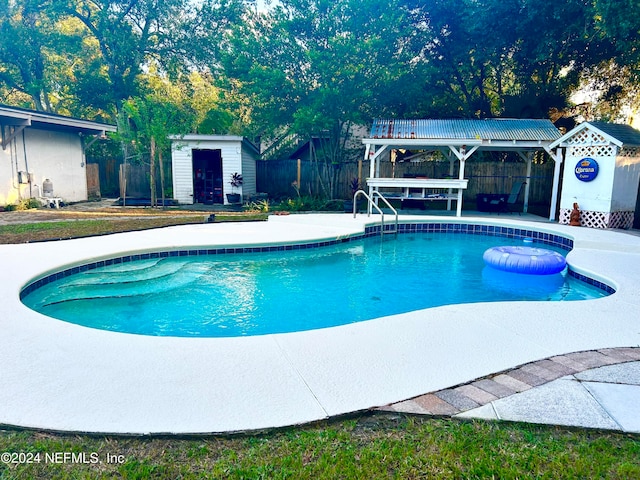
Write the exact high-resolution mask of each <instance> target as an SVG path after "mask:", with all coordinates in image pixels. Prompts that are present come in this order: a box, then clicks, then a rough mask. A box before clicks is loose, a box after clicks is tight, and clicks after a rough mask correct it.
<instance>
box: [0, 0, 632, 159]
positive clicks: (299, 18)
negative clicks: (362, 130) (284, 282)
mask: <svg viewBox="0 0 640 480" xmlns="http://www.w3.org/2000/svg"><path fill="white" fill-rule="evenodd" d="M638 3H639V2H638V0H623V1H620V0H615V1H614V0H566V1H565V2H548V1H545V0H428V1H419V0H280V1H278V2H274V3H273V5H271V7H270V8H269V9H267V10H256V8H255V5H254V4H253V3H252V2H244V1H242V0H234V1H231V2H229V1H225V0H198V1H195V0H61V1H58V0H55V1H54V0H45V1H36V0H0V103H6V104H11V105H16V106H22V107H27V108H35V109H37V110H46V111H52V112H57V113H62V114H69V115H74V116H82V117H85V118H95V119H101V120H105V121H112V122H115V121H116V118H117V117H118V115H120V114H122V112H123V107H124V106H125V105H127V102H129V103H128V105H131V104H132V102H133V104H136V105H138V106H139V105H140V102H148V103H149V105H148V106H147V107H146V110H145V111H155V110H157V109H158V108H159V107H158V105H159V104H162V103H165V104H166V107H163V108H168V109H169V110H171V109H173V110H175V111H179V112H182V113H181V114H180V115H176V116H172V117H171V118H168V119H167V120H166V121H165V122H164V123H163V125H164V128H165V130H166V132H168V133H172V131H173V133H177V132H179V131H181V130H183V129H184V128H185V126H188V127H189V128H190V129H191V131H215V132H216V133H236V134H243V135H248V136H250V137H252V138H253V137H257V136H260V137H262V138H263V139H266V140H267V141H268V142H270V143H272V144H274V143H275V142H277V141H278V139H282V138H285V137H287V136H291V135H295V136H297V137H299V138H311V137H313V136H319V137H321V138H324V139H329V141H327V142H322V145H323V148H325V149H326V152H325V161H326V162H327V163H329V164H338V163H340V162H341V161H343V160H344V159H345V158H348V157H349V154H348V141H347V140H348V136H349V135H350V132H351V128H352V126H353V125H367V124H368V123H369V122H370V120H371V119H372V118H373V117H431V118H451V117H458V118H485V117H495V116H509V117H537V118H542V117H546V116H548V115H549V112H551V111H553V112H563V111H565V110H566V109H567V107H570V106H571V101H570V99H571V95H572V94H573V93H574V92H575V91H577V90H578V89H580V88H583V87H585V86H587V87H590V88H592V89H594V90H595V91H596V92H598V94H599V97H598V99H599V104H598V105H595V106H594V105H591V107H592V108H590V109H589V114H590V115H594V116H600V117H602V118H605V119H609V118H614V119H615V118H618V116H619V112H620V107H621V105H630V106H632V107H635V106H637V97H636V95H637V87H636V85H637V84H638V76H639V73H640V56H639V54H638V52H639V51H640V49H639V40H638V39H639V38H640V35H639V33H640V19H639V18H638V16H637V15H635V12H637V10H638V7H639V6H640V5H639V4H638ZM196 79H197V81H196ZM167 89H169V90H171V91H173V92H174V95H172V96H171V95H167ZM176 92H177V93H176ZM178 93H179V94H178ZM175 102H178V104H179V105H180V106H179V108H178V107H176V103H175ZM593 107H595V108H593ZM143 110H144V109H143ZM140 111H142V110H140ZM581 112H582V113H584V110H583V111H581ZM574 113H575V111H574ZM184 115H187V116H188V117H189V119H188V120H187V121H185V117H184ZM174 117H175V119H176V120H174V119H173V118H174ZM177 118H180V120H177ZM149 121H151V120H149ZM151 129H157V127H152V126H149V127H148V128H147V130H149V131H151ZM156 135H157V134H156Z"/></svg>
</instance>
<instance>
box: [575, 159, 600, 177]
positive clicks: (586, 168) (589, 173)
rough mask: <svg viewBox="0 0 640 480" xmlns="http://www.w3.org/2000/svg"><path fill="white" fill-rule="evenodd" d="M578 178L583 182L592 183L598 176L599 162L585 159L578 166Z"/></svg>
mask: <svg viewBox="0 0 640 480" xmlns="http://www.w3.org/2000/svg"><path fill="white" fill-rule="evenodd" d="M575 172H576V177H577V178H578V180H580V181H581V182H590V181H591V180H593V179H594V178H596V177H597V176H598V162H596V161H595V160H594V159H593V158H583V159H582V160H580V161H579V162H578V163H577V164H576V170H575Z"/></svg>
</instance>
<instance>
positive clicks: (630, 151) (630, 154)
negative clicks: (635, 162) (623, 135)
mask: <svg viewBox="0 0 640 480" xmlns="http://www.w3.org/2000/svg"><path fill="white" fill-rule="evenodd" d="M618 156H619V157H625V158H636V157H640V148H638V147H622V149H621V150H620V151H619V152H618Z"/></svg>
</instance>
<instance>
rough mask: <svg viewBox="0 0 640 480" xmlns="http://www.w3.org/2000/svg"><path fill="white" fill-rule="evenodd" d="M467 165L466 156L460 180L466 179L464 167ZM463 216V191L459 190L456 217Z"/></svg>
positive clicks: (459, 176) (461, 165) (462, 160)
mask: <svg viewBox="0 0 640 480" xmlns="http://www.w3.org/2000/svg"><path fill="white" fill-rule="evenodd" d="M471 153H473V152H471ZM465 163H466V156H465V157H463V158H462V159H461V160H460V175H458V178H459V179H460V180H463V179H464V165H465ZM461 216H462V189H461V188H459V189H458V205H457V208H456V217H461Z"/></svg>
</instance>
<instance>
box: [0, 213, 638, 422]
mask: <svg viewBox="0 0 640 480" xmlns="http://www.w3.org/2000/svg"><path fill="white" fill-rule="evenodd" d="M376 221H377V218H376V217H370V218H369V217H366V216H364V215H358V217H357V218H356V219H354V218H353V217H352V216H351V215H345V214H323V215H321V214H310V215H290V216H282V217H276V216H272V217H270V218H269V221H268V222H259V223H251V224H203V225H190V226H180V227H169V228H163V229H157V230H152V231H142V232H129V233H123V234H114V235H109V236H105V237H97V238H89V239H76V240H65V241H60V242H52V243H46V244H42V243H40V244H22V245H2V246H0V259H2V263H3V265H4V266H5V271H6V272H10V274H9V275H7V276H5V277H4V278H3V280H2V286H3V287H4V288H2V289H0V305H1V306H0V329H2V331H3V336H2V338H1V339H0V343H1V345H0V352H1V353H0V362H1V363H2V365H3V368H2V369H0V381H2V382H3V385H6V386H7V388H6V389H3V390H2V392H0V406H1V407H2V408H0V423H2V424H7V425H18V426H25V427H33V428H43V429H50V430H64V431H83V432H102V433H124V434H146V433H154V434H160V433H181V434H185V433H194V434H200V433H223V432H237V431H251V430H262V429H265V428H272V427H280V426H286V425H296V424H301V423H306V422H311V421H316V420H322V419H325V418H328V417H331V416H335V415H342V414H345V413H350V412H354V411H360V410H366V409H369V408H375V407H379V406H382V405H388V404H392V403H397V402H399V401H402V400H405V399H409V398H414V397H416V396H419V395H422V394H424V393H426V392H433V391H439V390H443V389H446V388H449V387H452V386H455V385H461V384H464V383H465V382H470V381H472V380H474V379H477V378H481V377H484V376H486V375H490V374H492V373H494V372H499V371H503V370H506V369H508V368H511V367H514V366H517V365H522V364H525V363H528V362H533V361H536V360H540V359H543V358H549V357H552V356H554V355H562V354H566V353H570V352H575V351H583V350H597V349H603V348H615V347H633V346H637V345H639V344H640V329H639V328H638V322H637V321H636V320H635V318H638V313H640V300H639V299H640V295H638V288H639V287H638V286H639V285H640V262H638V259H640V238H638V237H634V236H631V235H627V234H625V233H621V232H612V231H600V230H593V229H586V228H576V227H567V226H561V225H556V224H551V223H545V222H531V221H522V220H519V219H515V218H513V217H510V218H506V217H505V218H503V219H496V218H490V219H488V218H483V217H463V218H460V219H455V220H453V219H451V218H446V217H435V216H425V217H416V216H403V217H401V221H402V222H409V223H422V222H436V223H441V224H463V225H464V224H469V223H474V224H480V225H498V226H501V227H509V226H513V225H518V228H521V229H523V230H525V231H527V230H535V231H542V232H545V233H548V234H551V235H560V236H562V237H566V238H570V239H572V240H573V242H574V249H573V251H571V252H570V253H569V254H568V256H567V260H568V262H569V264H570V266H571V269H572V271H574V272H576V273H577V274H579V275H584V276H585V277H588V278H592V279H594V280H596V281H599V282H603V283H605V284H607V285H610V286H611V287H613V288H614V289H615V290H616V293H615V294H614V295H611V296H610V297H606V298H604V299H599V300H593V301H585V302H567V303H564V304H561V305H558V304H555V305H553V304H550V303H545V302H527V303H526V304H523V303H517V302H505V303H501V304H471V305H452V306H445V307H437V308H434V309H428V310H421V311H417V312H410V313H408V314H402V315H394V316H389V317H384V318H380V319H376V320H371V321H367V322H360V323H357V324H350V325H344V326H340V327H332V328H327V329H322V330H314V331H308V332H297V333H287V334H274V335H264V336H258V337H242V338H214V339H190V338H186V339H185V338H173V337H144V336H138V335H129V334H119V333H112V332H105V331H99V330H93V329H89V328H86V327H81V326H77V325H72V324H67V323H65V322H59V321H56V320H53V319H50V318H48V317H45V316H43V315H40V314H38V313H36V312H33V311H31V310H29V309H28V308H27V307H25V306H24V305H22V304H21V303H20V302H19V295H20V291H21V289H22V287H24V286H25V285H26V284H28V283H29V281H30V280H31V279H33V278H35V277H37V276H38V275H39V274H41V273H45V274H46V273H52V272H55V271H57V270H59V269H60V268H61V266H69V265H72V264H74V263H75V264H77V263H82V262H78V258H82V257H84V258H87V257H98V259H105V258H109V257H110V256H113V255H115V254H117V253H118V252H122V251H137V252H139V251H142V252H145V251H147V252H151V251H155V250H158V249H181V248H186V249H189V248H191V247H196V248H197V247H198V246H202V245H211V246H216V247H220V248H222V247H224V246H230V245H234V246H240V245H241V246H242V248H253V247H255V246H256V245H265V244H269V245H275V244H283V243H284V244H292V243H304V242H317V241H338V242H340V241H344V240H345V239H348V238H351V237H354V236H358V235H360V236H361V235H363V234H364V233H365V229H366V228H367V226H371V225H373V224H375V223H376ZM97 252H100V253H99V254H98V255H96V253H97ZM573 304H578V305H573ZM514 312H517V313H514ZM534 322H536V323H535V324H534ZM498 347H499V348H498ZM460 352H463V354H462V355H461V354H460Z"/></svg>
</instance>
